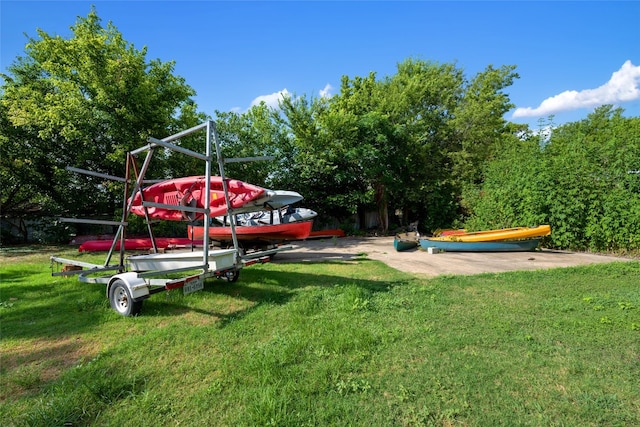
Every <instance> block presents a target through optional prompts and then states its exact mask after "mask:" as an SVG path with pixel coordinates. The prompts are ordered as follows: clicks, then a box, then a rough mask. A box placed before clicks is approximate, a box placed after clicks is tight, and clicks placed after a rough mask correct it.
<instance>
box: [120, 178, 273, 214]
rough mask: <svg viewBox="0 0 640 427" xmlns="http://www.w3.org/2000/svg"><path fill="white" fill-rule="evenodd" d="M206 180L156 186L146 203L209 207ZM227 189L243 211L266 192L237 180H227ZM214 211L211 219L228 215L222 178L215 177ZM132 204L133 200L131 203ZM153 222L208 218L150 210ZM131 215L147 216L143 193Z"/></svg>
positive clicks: (148, 190) (178, 180) (234, 205)
mask: <svg viewBox="0 0 640 427" xmlns="http://www.w3.org/2000/svg"><path fill="white" fill-rule="evenodd" d="M206 184H207V182H206V180H205V177H204V176H187V177H183V178H176V179H171V180H168V181H162V182H159V183H157V184H153V185H151V186H149V187H147V188H144V189H143V190H142V192H143V194H144V200H145V201H146V202H153V203H160V204H165V205H174V206H189V207H196V208H204V207H205V196H206V191H205V189H206ZM227 188H228V191H229V199H230V202H231V207H232V208H239V207H240V206H243V205H245V204H247V203H249V202H250V201H252V200H255V199H257V198H258V197H260V196H261V195H262V194H263V193H264V192H265V191H266V190H265V189H264V188H262V187H258V186H256V185H252V184H247V183H246V182H243V181H238V180H236V179H227ZM210 192H211V199H210V208H211V216H212V217H215V216H220V215H224V214H225V213H226V212H227V203H226V200H225V198H224V188H223V185H222V178H221V177H219V176H212V177H211V179H210ZM129 200H131V199H129ZM147 211H148V213H149V216H150V217H151V218H155V219H162V220H169V221H196V220H198V219H202V218H203V217H204V215H203V214H201V213H198V214H196V213H195V212H185V211H180V210H174V209H167V208H158V207H148V208H147ZM131 212H132V213H134V214H136V215H139V216H144V207H143V206H142V199H141V197H140V192H137V193H136V194H135V196H134V197H133V203H132V208H131Z"/></svg>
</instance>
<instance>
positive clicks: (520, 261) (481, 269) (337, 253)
mask: <svg viewBox="0 0 640 427" xmlns="http://www.w3.org/2000/svg"><path fill="white" fill-rule="evenodd" d="M292 246H293V249H292V250H288V251H283V252H280V253H278V255H277V256H276V257H275V258H274V262H314V261H315V262H318V261H331V260H352V259H355V258H359V257H362V256H366V257H367V258H369V259H374V260H378V261H382V262H384V263H386V264H387V265H389V266H390V267H393V268H396V269H398V270H401V271H406V272H408V273H416V274H422V275H426V276H428V277H435V276H438V275H443V274H480V273H499V272H505V271H518V270H540V269H549V268H557V267H571V266H577V265H585V264H597V263H608V262H616V261H634V259H633V258H622V257H615V256H608V255H596V254H589V253H582V252H569V251H556V250H548V249H537V250H535V251H531V252H441V253H434V254H429V253H428V252H427V251H426V250H423V249H420V248H417V249H414V250H411V251H407V252H397V251H396V250H395V249H394V247H393V236H386V237H342V238H335V239H321V240H306V241H299V242H292ZM635 261H637V260H635Z"/></svg>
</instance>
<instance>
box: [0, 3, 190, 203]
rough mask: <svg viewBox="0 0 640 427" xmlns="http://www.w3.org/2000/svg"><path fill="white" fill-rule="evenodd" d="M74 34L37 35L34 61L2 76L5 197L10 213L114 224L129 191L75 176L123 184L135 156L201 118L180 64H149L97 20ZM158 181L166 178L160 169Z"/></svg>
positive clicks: (81, 22) (82, 23) (92, 16)
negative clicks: (128, 158)
mask: <svg viewBox="0 0 640 427" xmlns="http://www.w3.org/2000/svg"><path fill="white" fill-rule="evenodd" d="M71 30H72V32H73V35H72V36H71V37H70V38H69V39H65V38H62V37H60V36H51V35H49V34H47V33H45V32H44V31H41V30H38V38H30V39H29V41H28V43H27V45H26V46H25V53H26V56H25V57H19V58H17V59H16V61H15V62H14V63H13V64H11V65H10V66H9V67H8V74H7V75H3V79H4V84H3V86H2V98H1V100H0V115H1V120H0V130H1V133H0V135H1V136H2V138H1V139H0V144H1V146H2V154H3V155H2V156H1V158H0V172H1V173H0V177H1V178H2V185H1V186H0V187H2V189H3V193H2V204H3V209H6V210H5V212H7V213H9V212H11V213H15V214H24V212H25V210H26V209H28V208H29V207H32V206H33V205H38V207H39V208H40V209H46V210H48V211H50V212H55V213H57V214H61V213H64V214H74V215H83V214H85V215H86V214H92V213H95V212H101V213H106V214H113V213H114V212H115V211H116V210H117V209H118V208H121V198H122V194H121V191H122V189H121V187H120V186H118V185H115V186H113V185H111V184H110V183H105V182H102V179H100V178H93V177H86V176H81V177H78V176H77V175H75V174H71V173H69V172H67V171H66V170H65V168H66V166H74V167H79V168H83V169H89V170H93V171H96V172H102V173H106V174H110V175H115V176H124V168H125V153H126V152H127V151H130V150H131V149H133V148H137V147H139V146H141V145H143V144H144V143H146V138H147V137H148V136H156V137H164V136H166V135H167V134H168V132H169V131H170V130H171V128H172V126H173V125H179V126H181V127H182V126H185V125H193V124H195V123H193V122H194V121H196V120H197V119H198V118H201V116H199V115H198V114H197V113H196V112H195V109H194V108H193V104H192V102H191V101H190V99H189V97H190V96H192V95H194V93H195V92H194V91H193V89H192V88H191V87H189V86H188V85H187V84H186V83H185V81H184V79H183V78H181V77H178V76H174V75H173V69H174V63H173V62H167V63H162V62H160V61H159V60H151V61H147V60H146V59H145V57H146V48H143V49H142V50H137V49H135V48H134V47H133V46H132V45H131V44H129V43H127V42H126V41H125V40H124V39H123V37H122V35H121V34H120V33H119V32H118V31H117V29H116V28H115V27H114V26H113V25H112V24H111V23H109V24H108V25H107V27H106V28H105V27H102V26H101V24H100V19H99V18H98V16H97V14H96V12H95V11H94V10H92V11H91V12H90V13H89V15H88V16H87V17H86V18H78V20H77V22H76V24H75V25H74V26H72V27H71ZM189 122H191V123H189ZM200 173H202V172H200ZM154 175H155V177H163V176H165V169H164V167H163V166H162V164H161V162H158V163H157V164H156V165H153V167H152V170H151V176H154ZM25 176H28V177H29V179H28V180H25V179H24V177H25ZM80 199H81V200H82V202H83V203H78V200H80Z"/></svg>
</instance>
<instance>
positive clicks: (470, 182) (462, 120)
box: [450, 65, 518, 210]
mask: <svg viewBox="0 0 640 427" xmlns="http://www.w3.org/2000/svg"><path fill="white" fill-rule="evenodd" d="M514 70H515V66H503V67H501V68H499V69H495V68H494V67H493V66H491V65H490V66H488V67H487V68H486V69H485V70H484V71H483V72H481V73H478V74H477V75H476V76H475V77H474V78H473V79H472V80H471V81H470V82H469V83H468V84H466V85H465V87H464V91H463V94H462V96H461V98H460V100H459V102H458V103H457V104H456V106H455V111H454V116H453V117H452V120H451V123H450V126H451V128H452V134H453V140H452V143H453V144H452V146H451V148H450V157H451V159H452V161H453V164H452V169H451V171H452V174H453V179H454V180H455V182H456V184H457V186H458V187H459V188H460V190H461V195H462V199H461V207H462V208H463V209H465V210H468V209H469V204H470V202H471V201H470V199H473V198H474V197H476V195H477V192H478V189H479V187H480V185H481V184H482V182H483V181H484V175H483V171H484V168H485V165H486V162H487V161H490V160H491V159H492V158H493V157H494V156H495V154H496V152H497V150H496V148H497V147H498V146H500V145H501V142H503V141H504V140H505V139H506V140H510V139H511V138H510V136H511V135H512V134H513V131H514V129H512V128H511V127H510V126H509V124H508V122H507V121H506V120H505V119H504V115H505V113H506V112H507V111H509V110H510V109H511V108H513V107H514V105H513V104H512V103H511V102H510V101H509V97H508V95H507V94H506V93H505V92H504V89H505V88H506V87H508V86H511V85H512V84H513V80H514V79H516V78H518V74H517V73H515V72H514Z"/></svg>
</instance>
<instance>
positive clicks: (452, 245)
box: [420, 238, 540, 252]
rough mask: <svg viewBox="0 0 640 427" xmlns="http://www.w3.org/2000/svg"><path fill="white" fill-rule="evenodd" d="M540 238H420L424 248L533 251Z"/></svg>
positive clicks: (454, 250)
mask: <svg viewBox="0 0 640 427" xmlns="http://www.w3.org/2000/svg"><path fill="white" fill-rule="evenodd" d="M538 243H540V239H523V240H501V241H492V242H454V241H445V240H432V239H429V238H422V239H420V247H422V248H423V249H428V248H437V249H440V250H443V251H445V252H526V251H532V250H534V249H535V248H536V247H537V246H538Z"/></svg>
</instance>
